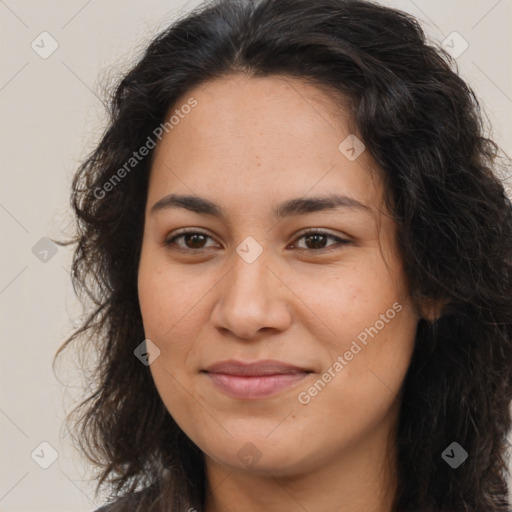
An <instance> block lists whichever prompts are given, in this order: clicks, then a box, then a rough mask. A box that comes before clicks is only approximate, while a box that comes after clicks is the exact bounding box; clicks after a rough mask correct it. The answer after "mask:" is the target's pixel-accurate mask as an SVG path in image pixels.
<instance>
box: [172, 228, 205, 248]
mask: <svg viewBox="0 0 512 512" xmlns="http://www.w3.org/2000/svg"><path fill="white" fill-rule="evenodd" d="M180 239H183V243H184V245H183V244H177V243H176V241H177V240H180ZM208 239H212V238H211V237H210V236H209V235H207V234H206V233H203V232H202V231H182V232H181V233H179V234H177V235H174V236H173V237H171V238H169V239H168V240H166V241H165V242H164V244H165V245H166V246H176V247H177V249H178V250H183V251H188V250H190V251H200V250H201V249H209V247H207V246H206V245H205V244H206V241H207V240H208Z"/></svg>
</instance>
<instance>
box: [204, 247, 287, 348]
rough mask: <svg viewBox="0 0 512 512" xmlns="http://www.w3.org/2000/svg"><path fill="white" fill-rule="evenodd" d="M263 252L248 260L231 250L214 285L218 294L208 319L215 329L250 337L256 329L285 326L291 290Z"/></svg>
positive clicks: (246, 337)
mask: <svg viewBox="0 0 512 512" xmlns="http://www.w3.org/2000/svg"><path fill="white" fill-rule="evenodd" d="M264 254H265V252H263V253H262V254H260V256H259V257H258V258H257V259H256V260H255V261H253V262H252V263H248V262H247V261H245V260H244V259H243V258H241V257H240V256H239V255H238V254H236V253H235V255H234V262H233V266H232V268H231V270H230V271H228V273H227V275H226V276H225V277H224V279H222V281H221V282H220V283H219V285H218V286H216V287H215V290H216V293H217V294H218V296H217V298H216V304H215V306H214V308H213V311H212V316H211V321H212V323H213V324H214V326H215V327H216V328H217V329H220V330H224V331H226V330H227V331H230V332H231V333H232V334H233V335H234V336H236V337H237V338H241V339H244V340H252V339H254V338H257V337H258V336H260V335H261V334H262V333H261V332H260V331H264V332H266V331H267V330H268V329H274V330H277V331H284V330H286V329H287V328H288V327H289V325H290V323H291V321H292V313H291V308H290V305H289V303H288V300H289V297H290V295H293V294H292V293H291V291H290V290H289V288H288V287H287V286H286V283H285V282H284V281H283V280H282V279H281V278H280V277H279V275H278V273H277V271H276V270H274V269H273V268H271V266H269V264H268V261H267V258H266V257H265V256H264Z"/></svg>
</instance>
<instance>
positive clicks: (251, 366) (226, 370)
mask: <svg viewBox="0 0 512 512" xmlns="http://www.w3.org/2000/svg"><path fill="white" fill-rule="evenodd" d="M202 372H203V373H205V374H206V376H207V377H208V378H209V380H210V382H211V383H212V384H213V385H214V386H215V388H216V389H217V390H219V391H220V392H222V393H223V394H225V395H228V396H231V397H232V398H238V399H243V400H256V399H262V398H270V397H272V396H275V395H277V394H279V393H281V392H283V391H285V390H287V389H289V388H291V387H292V386H294V385H296V384H297V383H299V382H300V381H302V380H303V379H305V378H306V377H307V376H308V375H309V374H310V373H312V371H311V370H308V369H306V368H301V367H299V366H295V365H291V364H288V363H283V362H281V361H275V360H264V361H256V362H253V363H244V362H242V361H233V360H230V361H222V362H220V363H216V364H214V365H212V366H209V367H208V368H207V369H206V370H202Z"/></svg>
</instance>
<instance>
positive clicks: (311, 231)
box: [163, 227, 354, 254]
mask: <svg viewBox="0 0 512 512" xmlns="http://www.w3.org/2000/svg"><path fill="white" fill-rule="evenodd" d="M186 234H199V235H204V236H206V237H207V238H210V239H212V240H215V238H214V237H213V236H211V235H210V234H208V233H207V232H206V231H204V230H202V229H200V228H182V229H179V230H178V231H176V232H174V233H173V235H172V236H171V237H167V238H166V239H165V240H164V242H163V245H164V247H167V248H169V247H170V246H171V245H173V244H174V240H175V239H177V238H179V237H180V236H183V235H186ZM317 234H318V235H324V236H326V237H328V238H332V239H335V240H337V244H338V245H339V244H342V245H348V244H353V243H354V242H353V240H351V239H350V237H346V236H345V237H344V236H343V235H342V236H338V235H334V234H332V233H330V232H329V231H327V230H325V229H322V228H312V227H310V228H304V229H302V230H300V231H298V232H297V233H295V234H294V239H293V241H292V244H293V245H292V247H294V249H295V250H298V251H302V252H308V253H313V254H321V253H327V252H329V251H331V250H339V249H341V247H336V245H337V244H332V245H333V246H334V247H332V246H327V247H324V248H321V249H307V248H302V247H298V248H297V247H296V246H295V244H296V242H297V240H299V239H301V238H303V237H304V236H306V235H317ZM211 248H212V247H202V248H199V249H188V248H183V247H179V246H177V247H174V248H173V250H176V251H182V252H187V253H194V252H195V253H200V252H202V251H206V250H208V249H211Z"/></svg>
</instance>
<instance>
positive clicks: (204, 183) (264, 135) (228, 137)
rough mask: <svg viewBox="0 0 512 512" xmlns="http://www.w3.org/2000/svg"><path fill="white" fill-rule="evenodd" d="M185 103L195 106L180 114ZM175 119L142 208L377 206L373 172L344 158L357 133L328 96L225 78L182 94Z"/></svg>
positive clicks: (287, 80) (364, 159)
mask: <svg viewBox="0 0 512 512" xmlns="http://www.w3.org/2000/svg"><path fill="white" fill-rule="evenodd" d="M191 98H193V99H194V100H195V102H196V106H194V108H192V109H188V108H187V109H183V110H181V108H182V106H183V105H186V104H187V102H189V100H190V99H191ZM184 112H187V113H186V114H185V113H184ZM173 114H174V115H175V120H178V118H179V121H178V122H177V123H176V124H174V125H173V128H172V129H171V130H170V131H169V132H168V133H166V134H165V135H164V137H163V139H162V141H161V142H160V143H159V144H158V145H157V148H156V149H155V155H154V160H153V166H152V170H151V180H150V191H149V194H150V201H148V203H149V202H151V200H155V201H156V200H158V199H159V198H160V197H161V196H162V195H164V194H166V193H171V192H180V193H187V194H197V195H201V196H211V195H212V194H215V196H216V197H217V198H219V197H220V199H219V201H224V202H236V201H237V198H238V200H239V202H240V205H241V206H243V205H244V204H245V206H246V207H247V206H248V204H247V201H253V202H258V203H259V204H261V202H262V201H263V202H268V201H272V202H277V201H278V200H281V199H282V198H284V197H287V196H290V197H299V196H303V195H305V194H307V193H308V191H311V193H314V194H330V193H333V192H336V193H342V194H345V195H347V196H349V197H354V198H355V199H358V200H360V201H361V202H367V203H368V202H369V203H374V204H376V203H378V202H379V196H380V195H381V192H382V190H381V187H382V184H381V183H380V180H379V173H375V172H373V171H374V170H376V165H375V163H374V162H373V160H372V159H371V157H370V155H368V154H367V152H366V151H363V153H362V154H361V155H360V156H359V157H358V158H357V159H355V160H352V159H350V158H347V153H346V152H345V149H346V144H343V142H344V141H346V140H347V138H348V139H349V140H352V139H350V137H354V136H355V137H357V135H356V133H355V132H356V130H355V128H354V125H353V122H352V120H351V118H350V116H349V115H348V114H346V112H345V110H344V109H343V108H342V99H341V98H340V97H339V96H336V95H334V94H333V93H331V94H329V91H328V90H326V89H321V88H319V87H317V86H314V85H311V84H308V83H307V82H304V81H302V80H300V79H296V78H291V77H276V76H272V77H257V78H255V77H248V76H245V75H233V76H231V75H230V76H227V77H223V78H220V79H215V80H213V81H210V82H207V83H205V84H202V85H200V86H198V87H196V88H193V89H191V90H190V91H187V92H186V93H185V94H184V95H182V97H181V98H180V99H179V100H178V101H177V102H176V103H175V104H174V105H173V107H172V108H171V109H170V111H169V116H170V115H173ZM340 144H341V147H340ZM153 202H154V201H153Z"/></svg>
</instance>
